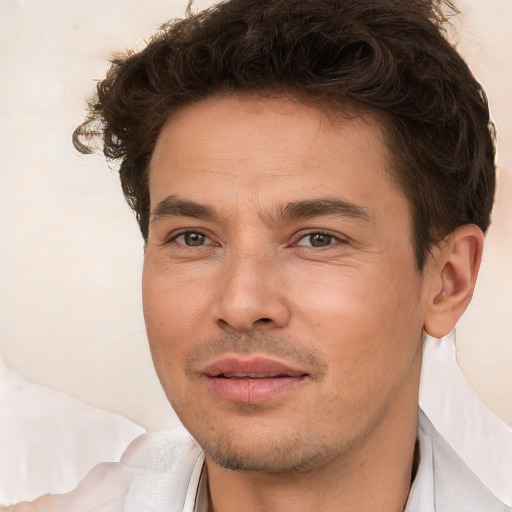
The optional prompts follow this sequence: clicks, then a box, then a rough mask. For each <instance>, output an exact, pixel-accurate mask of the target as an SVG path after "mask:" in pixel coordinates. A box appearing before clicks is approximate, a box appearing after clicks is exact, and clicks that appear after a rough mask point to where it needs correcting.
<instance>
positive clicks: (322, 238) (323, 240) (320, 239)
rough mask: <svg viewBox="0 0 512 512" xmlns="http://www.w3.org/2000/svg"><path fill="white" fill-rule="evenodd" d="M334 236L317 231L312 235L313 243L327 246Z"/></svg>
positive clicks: (314, 245)
mask: <svg viewBox="0 0 512 512" xmlns="http://www.w3.org/2000/svg"><path fill="white" fill-rule="evenodd" d="M331 239H332V236H331V235H324V234H322V233H316V234H314V235H311V245H312V246H313V247H326V246H327V245H329V244H330V243H331Z"/></svg>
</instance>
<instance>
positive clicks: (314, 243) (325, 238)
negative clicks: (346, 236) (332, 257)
mask: <svg viewBox="0 0 512 512" xmlns="http://www.w3.org/2000/svg"><path fill="white" fill-rule="evenodd" d="M338 241H339V239H338V238H336V237H335V236H334V235H329V234H327V233H309V234H307V235H304V236H303V237H301V238H300V240H299V241H298V242H297V245H301V246H306V247H316V248H321V247H328V246H329V245H332V244H333V243H335V242H338Z"/></svg>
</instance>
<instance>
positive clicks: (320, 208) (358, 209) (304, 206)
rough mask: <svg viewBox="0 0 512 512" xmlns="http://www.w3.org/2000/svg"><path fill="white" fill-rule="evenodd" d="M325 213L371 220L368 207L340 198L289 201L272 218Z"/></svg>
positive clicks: (293, 217)
mask: <svg viewBox="0 0 512 512" xmlns="http://www.w3.org/2000/svg"><path fill="white" fill-rule="evenodd" d="M323 215H336V216H340V217H349V218H352V219H361V220H364V221H367V222H370V221H371V217H370V215H369V213H368V212H367V210H366V208H363V207H362V206H358V205H356V204H354V203H351V202H350V201H345V200H344V199H338V198H324V199H311V200H306V201H297V202H293V203H288V204H287V205H286V206H283V207H282V208H279V209H278V211H277V212H276V214H274V215H271V220H274V217H276V220H280V219H282V220H294V219H310V218H312V217H320V216H323Z"/></svg>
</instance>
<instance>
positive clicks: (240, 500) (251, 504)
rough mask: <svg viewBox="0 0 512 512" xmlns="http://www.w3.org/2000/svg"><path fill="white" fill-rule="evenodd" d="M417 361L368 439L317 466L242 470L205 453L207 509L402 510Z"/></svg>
mask: <svg viewBox="0 0 512 512" xmlns="http://www.w3.org/2000/svg"><path fill="white" fill-rule="evenodd" d="M418 357H419V358H420V356H418ZM416 366H417V369H416V370H415V371H413V372H412V374H411V376H410V381H411V382H408V383H406V384H405V385H404V386H403V387H402V388H401V390H400V391H399V393H398V394H397V396H396V397H395V400H394V402H393V404H392V405H391V406H390V408H388V410H387V411H386V413H385V415H384V416H383V418H382V419H381V421H380V422H379V423H378V424H377V425H376V426H375V428H374V429H373V430H372V431H371V432H370V433H369V435H368V436H366V438H365V440H364V442H362V443H360V444H359V445H357V446H354V447H353V448H352V449H351V451H350V453H344V454H343V455H342V456H339V457H333V458H332V459H331V460H329V461H328V462H326V463H324V464H322V465H320V466H318V467H314V468H310V469H309V470H307V471H301V472H293V473H272V474H268V473H251V472H239V471H231V470H228V469H224V468H222V467H220V466H218V465H217V464H215V462H213V461H212V460H210V459H209V458H208V456H207V457H206V464H207V468H208V479H209V490H210V507H209V512H235V511H236V512H238V511H240V510H244V511H247V512H267V511H268V512H271V511H276V510H279V511H280V512H292V511H293V512H295V511H297V510H301V511H303V512H313V511H314V512H317V511H318V510H322V511H325V512H330V511H333V512H334V511H335V512H349V511H350V512H353V511H354V510H357V511H358V512H374V511H375V510H378V511H379V512H402V511H403V510H404V507H405V504H406V502H407V497H408V494H409V489H410V485H411V475H412V471H413V459H414V447H415V443H416V437H417V413H418V387H419V367H420V364H418V365H416Z"/></svg>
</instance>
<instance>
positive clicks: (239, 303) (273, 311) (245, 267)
mask: <svg viewBox="0 0 512 512" xmlns="http://www.w3.org/2000/svg"><path fill="white" fill-rule="evenodd" d="M281 274H282V271H280V270H279V265H278V262H277V261H272V258H268V257H267V258H265V257H262V256H257V255H254V254H252V255H245V256H243V257H237V256H233V257H231V258H230V260H229V261H228V262H226V266H225V268H224V269H223V275H222V276H221V285H220V287H219V290H218V295H217V297H218V300H217V305H216V322H217V325H218V326H219V327H220V328H221V329H223V330H224V331H236V332H248V331H251V330H255V329H256V330H257V329H276V328H279V327H284V326H285V325H287V323H288V321H289V319H290V309H289V307H288V304H287V301H286V298H285V290H284V288H285V287H284V286H283V284H284V283H283V280H282V278H281Z"/></svg>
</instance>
